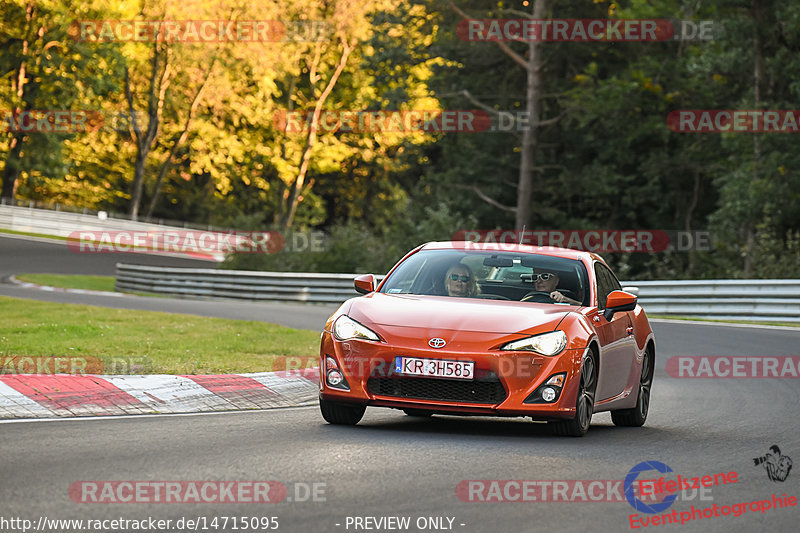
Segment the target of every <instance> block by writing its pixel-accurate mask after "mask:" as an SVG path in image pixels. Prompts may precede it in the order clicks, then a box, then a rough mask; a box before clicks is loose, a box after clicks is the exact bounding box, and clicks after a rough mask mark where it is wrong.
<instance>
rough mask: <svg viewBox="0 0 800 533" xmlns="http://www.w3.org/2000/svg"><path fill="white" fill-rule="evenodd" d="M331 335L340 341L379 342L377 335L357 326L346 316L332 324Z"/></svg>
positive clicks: (361, 326) (359, 325) (364, 327)
mask: <svg viewBox="0 0 800 533" xmlns="http://www.w3.org/2000/svg"><path fill="white" fill-rule="evenodd" d="M333 335H334V337H336V338H337V339H339V340H340V341H346V340H350V339H367V340H370V341H379V340H381V339H380V337H378V334H377V333H375V332H374V331H372V330H371V329H369V328H368V327H366V326H364V325H362V324H359V323H358V322H356V321H355V320H353V319H352V318H350V317H349V316H347V315H342V316H340V317H339V318H337V319H336V322H334V323H333Z"/></svg>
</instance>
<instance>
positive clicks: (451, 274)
mask: <svg viewBox="0 0 800 533" xmlns="http://www.w3.org/2000/svg"><path fill="white" fill-rule="evenodd" d="M444 286H445V287H446V288H447V295H448V296H461V297H465V298H472V297H474V296H477V295H478V293H479V292H480V289H479V288H478V281H477V280H476V279H475V275H474V274H473V273H472V269H470V268H469V267H468V266H467V265H464V264H462V263H456V264H455V265H453V266H451V267H450V269H449V270H448V271H447V274H446V275H445V278H444Z"/></svg>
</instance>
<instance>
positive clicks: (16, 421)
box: [0, 404, 317, 424]
mask: <svg viewBox="0 0 800 533" xmlns="http://www.w3.org/2000/svg"><path fill="white" fill-rule="evenodd" d="M312 407H313V408H316V407H317V406H316V404H311V405H291V406H287V407H269V408H266V409H246V410H231V411H205V412H202V413H161V414H147V415H109V416H73V417H68V418H67V417H65V418H20V419H2V420H0V424H21V423H29V422H86V421H91V420H121V419H126V418H133V419H142V418H166V417H174V416H207V415H235V414H242V413H262V414H263V413H268V412H270V411H285V410H287V409H289V410H291V409H309V408H312Z"/></svg>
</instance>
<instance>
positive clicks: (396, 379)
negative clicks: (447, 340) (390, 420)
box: [319, 331, 584, 420]
mask: <svg viewBox="0 0 800 533" xmlns="http://www.w3.org/2000/svg"><path fill="white" fill-rule="evenodd" d="M464 344H466V343H460V344H459V345H457V346H456V348H457V350H442V349H440V350H433V349H430V348H427V349H425V348H420V347H410V346H393V345H389V344H386V343H378V342H370V341H362V340H350V341H338V340H335V339H333V337H332V336H331V334H330V333H329V332H327V331H326V332H324V333H323V335H322V342H321V346H320V369H321V371H320V384H319V386H320V398H322V399H324V400H328V401H338V402H352V403H360V404H364V405H374V406H381V407H392V408H396V409H424V410H430V411H434V412H437V413H450V414H460V415H489V416H528V417H532V418H534V419H539V420H548V419H560V418H573V417H574V416H575V399H576V397H577V391H578V383H579V379H578V378H579V377H580V373H579V369H580V364H581V358H582V356H583V352H584V350H582V349H568V350H564V351H563V352H561V353H560V354H559V355H557V356H554V357H546V356H542V355H538V354H534V353H530V352H506V351H501V350H486V349H485V347H484V349H483V350H480V349H478V348H479V347H478V346H477V345H475V346H468V345H467V346H465V345H464ZM326 356H329V357H333V358H334V359H335V360H336V362H337V364H338V366H339V369H340V370H341V372H342V374H343V375H344V377H345V379H346V382H347V384H348V386H349V390H341V389H337V388H333V387H330V386H329V385H328V384H327V383H326V381H325V357H326ZM397 356H407V357H425V358H437V359H443V360H470V361H474V362H475V379H474V380H471V381H466V380H453V379H443V378H429V377H408V376H400V375H397V374H395V373H394V360H395V357H397ZM562 372H563V373H565V375H566V379H565V382H564V385H563V388H562V390H561V393H560V395H559V397H558V398H557V399H556V400H555V401H554V402H552V403H525V400H526V399H527V398H528V397H529V396H530V395H531V394H532V393H533V391H534V390H536V389H537V388H538V387H539V386H540V385H542V384H543V383H544V382H545V381H546V380H547V379H549V378H550V377H551V376H552V375H553V374H557V373H562Z"/></svg>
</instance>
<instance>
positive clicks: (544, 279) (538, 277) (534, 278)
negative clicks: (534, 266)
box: [531, 272, 556, 281]
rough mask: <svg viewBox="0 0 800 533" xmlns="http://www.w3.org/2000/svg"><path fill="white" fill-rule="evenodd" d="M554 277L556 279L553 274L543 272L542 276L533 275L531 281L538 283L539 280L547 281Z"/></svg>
mask: <svg viewBox="0 0 800 533" xmlns="http://www.w3.org/2000/svg"><path fill="white" fill-rule="evenodd" d="M554 277H556V275H555V274H551V273H550V272H545V273H544V274H534V275H533V277H532V278H531V279H532V280H533V281H539V280H542V281H547V280H549V279H550V278H554Z"/></svg>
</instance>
